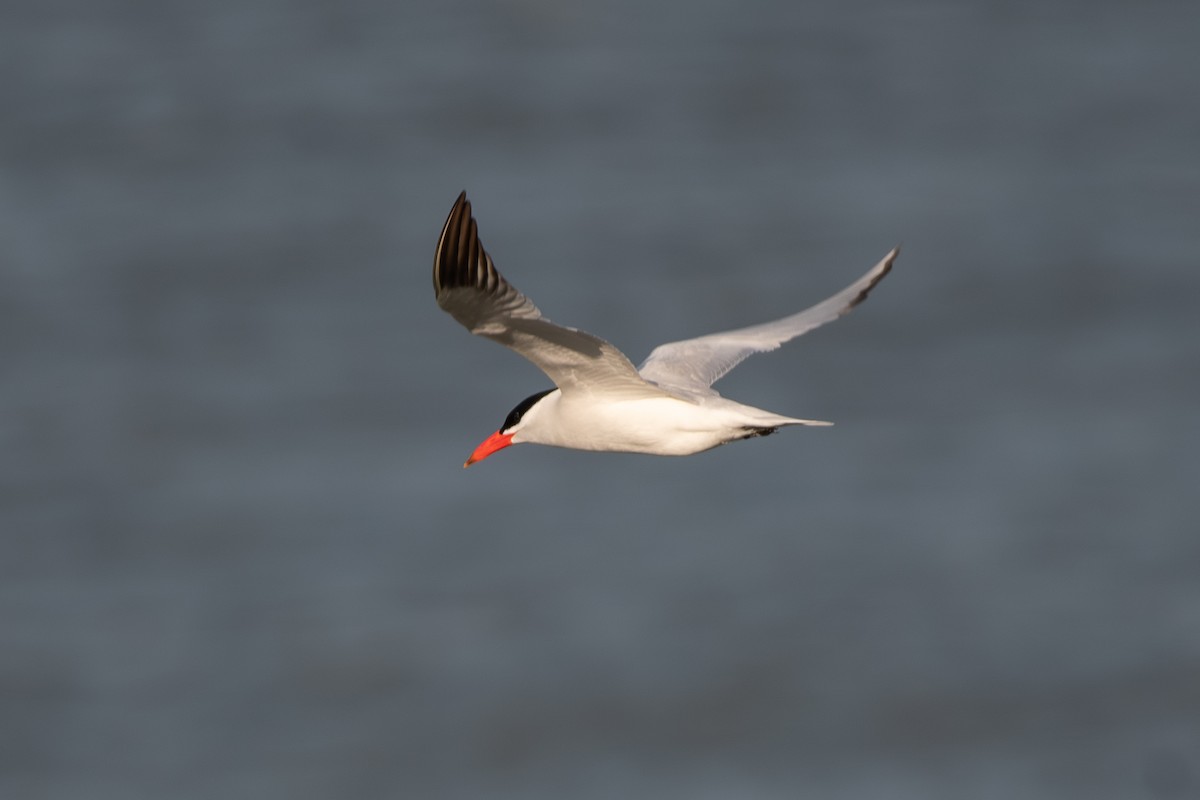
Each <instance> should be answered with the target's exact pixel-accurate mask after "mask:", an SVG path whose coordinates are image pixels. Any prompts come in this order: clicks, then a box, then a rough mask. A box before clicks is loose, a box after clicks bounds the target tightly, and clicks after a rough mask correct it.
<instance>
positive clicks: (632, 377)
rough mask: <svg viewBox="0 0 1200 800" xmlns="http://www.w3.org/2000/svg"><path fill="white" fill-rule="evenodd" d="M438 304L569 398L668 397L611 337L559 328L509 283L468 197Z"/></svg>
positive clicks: (452, 232) (444, 263) (449, 225)
mask: <svg viewBox="0 0 1200 800" xmlns="http://www.w3.org/2000/svg"><path fill="white" fill-rule="evenodd" d="M433 290H434V294H435V296H436V297H437V303H438V305H439V306H441V307H442V309H443V310H445V311H447V312H448V313H449V314H450V315H451V316H452V317H454V318H455V319H456V320H458V321H459V323H461V324H462V325H463V327H465V328H466V329H467V330H469V331H470V332H471V333H474V334H476V335H478V336H483V337H486V338H488V339H491V340H493V341H495V342H499V343H500V344H502V345H504V346H505V347H508V348H510V349H511V350H513V351H515V352H516V353H518V354H519V355H521V356H524V357H525V358H527V359H529V361H531V362H533V364H534V365H536V366H537V367H538V368H539V369H540V370H542V372H544V373H546V375H548V376H549V377H550V380H552V381H554V384H555V385H556V386H558V388H559V389H561V390H562V391H563V393H564V394H566V393H577V392H587V393H590V394H607V395H622V396H662V395H663V394H664V392H663V391H662V390H660V389H658V388H657V387H655V386H652V385H651V384H649V383H647V382H646V381H645V380H644V379H643V378H642V377H641V376H640V375H638V372H637V370H636V369H634V367H633V364H632V363H630V361H629V359H628V358H626V357H625V355H624V353H622V352H621V351H620V350H618V349H617V348H616V347H613V346H612V345H611V344H609V343H608V342H606V341H604V340H603V339H601V338H599V337H597V336H593V335H592V334H590V333H586V332H584V331H581V330H577V329H575V328H568V327H565V326H563V325H556V324H555V323H553V322H551V321H550V320H548V319H546V318H545V317H543V316H542V312H541V311H539V310H538V307H537V306H535V305H534V304H533V302H532V301H531V300H530V299H529V298H528V297H526V296H525V295H523V294H521V292H519V291H517V288H516V287H515V286H513V285H512V284H511V283H509V282H508V281H507V280H505V278H504V276H503V275H501V274H500V271H499V270H497V269H496V265H495V264H494V263H493V262H492V258H491V256H489V255H488V253H487V251H486V250H484V248H483V243H482V242H480V240H479V231H478V227H477V225H476V223H475V219H474V217H473V216H472V215H471V203H470V201H468V200H467V193H466V192H463V193H462V194H460V195H459V196H458V199H457V200H456V201H455V203H454V207H453V208H452V209H451V210H450V215H449V216H448V217H447V218H446V224H445V225H444V226H443V227H442V235H441V236H440V237H439V238H438V246H437V252H436V253H435V254H434V259H433Z"/></svg>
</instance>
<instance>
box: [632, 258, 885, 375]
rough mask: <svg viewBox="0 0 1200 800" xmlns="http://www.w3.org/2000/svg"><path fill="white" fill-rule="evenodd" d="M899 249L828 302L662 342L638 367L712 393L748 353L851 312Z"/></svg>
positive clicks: (782, 341) (767, 347)
mask: <svg viewBox="0 0 1200 800" xmlns="http://www.w3.org/2000/svg"><path fill="white" fill-rule="evenodd" d="M899 252H900V248H899V247H896V248H894V249H893V250H892V252H890V253H888V254H887V255H886V256H884V258H883V260H882V261H880V262H879V263H878V264H876V265H875V266H874V267H873V268H872V269H871V271H870V272H868V273H867V274H866V275H863V276H862V277H861V278H859V279H858V280H857V281H855V282H854V283H852V284H850V285H849V286H847V287H846V288H845V289H843V290H842V291H840V292H838V293H837V294H835V295H834V296H833V297H830V298H829V299H828V300H825V301H822V302H820V303H817V304H816V305H815V306H813V307H812V308H808V309H805V310H804V311H801V312H800V313H798V314H792V315H791V316H790V317H784V318H783V319H778V320H775V321H774V322H764V323H763V324H761V325H751V326H750V327H748V328H739V329H738V330H735V331H725V332H724V333H713V334H709V335H708V336H701V337H698V338H696V339H686V340H684V341H681V342H670V343H668V344H662V345H659V346H658V347H656V348H654V351H653V352H651V353H650V355H649V356H648V357H647V358H646V360H645V361H644V362H643V363H642V366H641V367H639V368H638V371H639V372H640V373H641V375H642V377H643V378H645V379H646V380H648V381H653V382H654V383H656V384H658V385H660V386H662V387H663V388H665V389H675V390H679V391H683V392H688V393H697V392H698V393H710V392H712V389H710V388H709V387H711V386H712V385H713V384H714V383H716V382H717V381H718V380H720V379H721V377H722V376H724V375H725V373H727V372H729V370H731V369H733V368H734V367H736V366H737V365H738V364H740V363H741V362H742V361H743V360H744V359H745V358H746V357H747V356H750V355H753V354H754V353H765V352H767V351H768V350H774V349H776V348H777V347H779V346H780V345H781V344H783V343H784V342H786V341H788V340H790V339H795V338H796V337H797V336H799V335H800V334H802V333H806V332H808V331H811V330H812V329H813V328H816V327H818V326H820V325H824V324H825V323H826V322H832V321H833V320H835V319H837V318H838V317H840V316H842V315H843V314H846V313H847V312H849V311H850V309H852V308H854V307H855V306H857V305H858V304H859V303H861V302H862V301H863V300H865V299H866V298H867V294H868V293H869V292H870V291H871V290H872V289H874V288H875V284H877V283H879V282H880V281H881V280H883V276H884V275H887V274H888V272H889V271H891V269H892V262H893V261H894V260H895V259H896V255H897V254H898V253H899Z"/></svg>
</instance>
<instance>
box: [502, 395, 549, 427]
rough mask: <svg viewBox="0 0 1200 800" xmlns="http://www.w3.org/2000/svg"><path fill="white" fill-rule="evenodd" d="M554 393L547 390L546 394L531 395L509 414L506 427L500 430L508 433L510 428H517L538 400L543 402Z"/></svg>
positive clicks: (505, 420) (505, 423) (506, 418)
mask: <svg viewBox="0 0 1200 800" xmlns="http://www.w3.org/2000/svg"><path fill="white" fill-rule="evenodd" d="M553 391H554V390H553V389H547V390H546V391H544V392H538V393H537V394H531V395H529V397H526V398H525V399H524V400H522V401H521V402H519V403H517V407H516V408H514V409H513V410H512V411H510V412H508V416H507V417H505V419H504V427H502V428H500V430H502V431H506V430H509V429H510V428H512V427H513V426H515V425H516V424H517V423H518V422H520V421H521V417H523V416H525V412H526V411H528V410H529V409H531V408H533V406H534V405H535V404H536V403H537V401H538V400H541V399H542V398H543V397H545V396H546V395H548V394H550V393H551V392H553Z"/></svg>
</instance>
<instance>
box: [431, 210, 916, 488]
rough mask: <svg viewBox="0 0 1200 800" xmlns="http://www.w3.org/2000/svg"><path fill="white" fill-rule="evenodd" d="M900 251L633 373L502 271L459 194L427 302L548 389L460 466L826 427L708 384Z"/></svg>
mask: <svg viewBox="0 0 1200 800" xmlns="http://www.w3.org/2000/svg"><path fill="white" fill-rule="evenodd" d="M898 252H899V248H898V247H897V248H894V249H893V250H892V251H891V252H890V253H888V254H887V255H886V256H884V257H883V260H882V261H880V262H879V263H878V264H876V265H875V266H874V267H872V268H871V270H870V271H869V272H867V274H866V275H863V276H862V277H861V278H859V279H858V280H857V281H855V282H854V283H852V284H850V285H849V286H847V287H846V288H845V289H843V290H842V291H840V292H838V293H837V294H835V295H833V296H832V297H830V298H828V299H827V300H824V301H822V302H820V303H817V304H816V305H815V306H813V307H811V308H808V309H806V310H804V311H801V312H799V313H797V314H792V315H791V316H788V317H784V318H783V319H779V320H775V321H774V322H764V323H762V324H760V325H751V326H750V327H747V328H739V329H738V330H733V331H725V332H724V333H713V334H709V335H708V336H700V337H698V338H695V339H685V340H683V341H679V342H670V343H668V344H662V345H659V346H658V347H656V348H654V350H653V351H652V352H651V353H650V355H649V357H648V358H646V360H645V361H644V362H642V365H641V366H640V367H637V368H636V369H635V368H634V366H633V364H632V363H631V362H630V361H629V359H628V358H626V357H625V355H624V354H623V353H622V352H621V351H620V350H618V349H617V348H615V347H613V346H612V345H611V344H609V343H608V342H606V341H604V340H603V339H601V338H599V337H597V336H593V335H592V334H590V333H586V332H584V331H581V330H577V329H575V328H568V327H566V326H563V325H557V324H555V323H553V322H551V321H550V320H548V319H546V318H545V317H544V316H542V312H541V311H539V310H538V308H537V306H535V305H534V304H533V302H532V301H530V300H529V298H527V297H526V296H525V295H523V294H522V293H521V292H519V291H517V289H516V287H514V286H513V285H512V284H511V283H509V282H508V281H507V280H506V279H505V278H504V276H503V275H501V274H500V272H499V271H498V270H497V269H496V265H495V264H494V263H492V259H491V256H489V255H488V254H487V251H486V250H484V249H483V244H482V243H481V242H480V241H479V232H478V228H477V226H476V223H475V218H474V217H473V216H472V214H471V203H470V202H469V201H468V200H467V194H466V192H463V193H462V194H460V195H459V196H458V199H457V200H456V201H455V202H454V207H453V208H451V209H450V216H449V217H448V218H447V219H446V224H445V226H444V227H443V228H442V235H441V237H439V239H438V244H437V253H436V254H435V255H434V259H433V288H434V292H435V294H436V297H437V303H438V305H439V306H441V307H442V309H443V310H445V311H446V312H448V313H449V314H450V316H452V317H454V318H455V319H456V320H458V321H459V322H460V323H461V324H462V325H463V326H464V327H465V328H466V329H467V330H469V331H470V332H471V333H473V334H476V335H477V336H483V337H485V338H488V339H491V340H493V341H496V342H499V343H500V344H502V345H504V346H505V347H508V348H509V349H511V350H514V351H516V352H517V353H518V354H519V355H521V356H524V357H525V358H527V359H529V360H530V361H532V362H533V363H534V365H536V366H537V367H538V368H539V369H540V370H542V372H544V373H546V375H547V376H548V377H549V378H550V380H551V381H553V382H554V386H555V388H553V389H547V390H545V391H541V392H538V393H537V394H533V395H530V396H529V397H527V398H525V399H524V400H522V401H521V402H520V403H518V404H517V406H516V408H514V409H513V410H512V411H510V412H509V414H508V417H507V418H506V419H505V420H504V424H503V425H501V426H500V429H499V430H498V431H496V432H495V433H493V434H492V435H491V436H489V437H488V438H487V439H485V440H484V441H483V443H482V444H480V445H479V446H478V447H477V448H475V451H474V452H473V453H471V456H470V457H469V458H468V459H467V461H466V463H465V464H463V466H464V467H469V466H471V465H472V464H474V463H475V462H476V461H482V460H483V459H485V458H487V457H488V456H490V455H491V454H492V453H495V452H496V451H498V450H502V449H504V448H505V447H508V446H509V445H513V444H521V443H525V442H529V443H533V444H546V445H554V446H556V447H570V448H575V449H577V450H603V451H615V452H623V453H650V454H654V455H663V456H686V455H691V454H693V453H699V452H702V451H704V450H710V449H712V448H714V447H717V446H719V445H723V444H726V443H727V442H732V441H736V440H738V439H750V438H753V437H755V436H766V435H768V434H771V433H774V432H775V431H777V430H778V429H779V428H782V427H785V426H788V425H832V424H833V423H831V422H823V421H821V420H814V419H796V418H794V417H785V416H781V415H779V414H774V413H772V412H770V411H764V410H762V409H759V408H754V407H752V406H747V405H743V404H741V403H736V402H734V401H733V400H728V399H726V398H724V397H722V396H721V395H719V394H717V392H716V391H714V390H713V388H712V385H713V384H714V383H715V382H716V381H717V380H719V379H720V378H721V377H722V376H723V375H725V374H726V373H727V372H729V371H730V370H731V369H733V368H734V367H735V366H737V365H738V364H739V363H740V362H741V361H742V360H743V359H745V358H746V357H747V356H750V355H753V354H754V353H762V352H766V351H768V350H774V349H776V348H777V347H779V346H780V345H781V344H783V343H784V342H786V341H789V340H790V339H794V338H796V337H797V336H799V335H800V334H802V333H805V332H807V331H810V330H812V329H813V328H816V327H818V326H819V325H824V324H825V323H826V322H831V321H833V320H835V319H837V318H838V317H840V316H842V315H843V314H845V313H847V312H848V311H850V309H852V308H854V307H855V306H857V305H858V304H859V303H861V302H862V301H863V300H865V299H866V297H867V294H868V293H869V292H870V291H871V290H872V289H873V288H875V285H876V284H877V283H879V282H880V281H881V280H883V276H884V275H887V274H888V272H889V271H890V270H891V268H892V262H893V261H894V260H895V258H896V255H897V253H898Z"/></svg>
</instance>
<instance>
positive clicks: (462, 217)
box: [433, 191, 503, 295]
mask: <svg viewBox="0 0 1200 800" xmlns="http://www.w3.org/2000/svg"><path fill="white" fill-rule="evenodd" d="M502 281H503V279H502V278H501V277H500V275H499V273H497V272H496V267H495V265H493V264H492V259H491V258H490V257H489V256H488V254H487V251H486V250H484V249H483V243H482V242H481V241H479V232H478V227H477V226H476V224H475V218H474V216H473V215H472V214H471V201H470V200H468V199H467V193H466V191H463V192H460V193H459V195H458V199H457V200H455V201H454V206H453V207H452V208H451V209H450V214H449V216H447V217H446V224H445V225H444V226H443V227H442V235H441V236H440V237H438V245H437V252H436V253H435V254H434V257H433V291H434V294H435V295H440V294H441V293H442V292H443V291H444V290H446V289H453V288H458V287H474V288H477V289H482V290H484V291H492V290H494V289H495V288H496V286H497V285H498V284H500V283H502Z"/></svg>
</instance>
